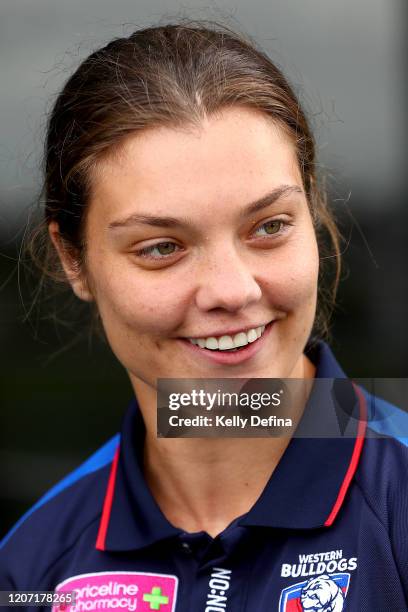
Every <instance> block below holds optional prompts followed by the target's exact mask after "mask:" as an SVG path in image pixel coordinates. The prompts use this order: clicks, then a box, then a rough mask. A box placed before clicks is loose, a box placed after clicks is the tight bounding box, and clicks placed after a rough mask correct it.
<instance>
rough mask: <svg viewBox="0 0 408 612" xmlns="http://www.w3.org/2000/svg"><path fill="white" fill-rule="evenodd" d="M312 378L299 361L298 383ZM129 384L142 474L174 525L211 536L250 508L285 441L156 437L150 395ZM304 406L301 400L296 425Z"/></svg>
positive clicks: (310, 366) (153, 398)
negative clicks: (141, 438) (141, 431)
mask: <svg viewBox="0 0 408 612" xmlns="http://www.w3.org/2000/svg"><path fill="white" fill-rule="evenodd" d="M314 373H315V369H314V366H313V364H311V362H310V361H309V360H308V359H307V358H306V357H304V366H303V376H302V378H308V379H312V378H313V377H314ZM311 382H312V380H311ZM132 383H133V384H134V387H135V391H136V394H137V398H138V401H139V405H140V409H141V411H142V414H143V418H144V421H145V425H146V440H145V447H144V470H145V477H146V481H147V483H148V485H149V488H150V490H151V493H152V495H153V497H154V498H155V500H156V502H157V503H158V505H159V507H160V508H161V510H162V512H163V514H164V515H165V516H166V518H167V519H168V520H169V521H170V522H171V523H172V524H173V525H174V526H176V527H179V528H181V529H183V530H184V531H186V532H198V531H206V532H207V533H208V534H210V535H211V536H213V537H215V536H216V535H217V534H218V533H220V532H221V531H223V530H224V529H225V528H226V527H227V525H228V524H229V523H231V521H233V520H234V519H235V518H237V517H238V516H241V515H243V514H245V513H246V512H248V511H249V510H250V508H251V507H252V506H253V505H254V504H255V502H256V501H257V499H258V498H259V496H260V494H261V493H262V491H263V489H264V488H265V486H266V484H267V482H268V480H269V478H270V476H271V474H272V473H273V471H274V470H275V468H276V466H277V465H278V463H279V461H280V459H281V457H282V455H283V453H284V452H285V450H286V448H287V446H288V444H289V442H290V437H288V436H286V437H275V438H157V436H156V409H155V408H156V394H155V390H153V389H151V388H150V387H147V386H146V385H143V386H141V384H140V381H138V382H137V383H136V381H133V380H132ZM311 386H312V384H310V388H311ZM310 388H309V390H310ZM150 391H151V392H150ZM306 399H307V398H306ZM304 406H305V398H304V397H303V400H302V401H301V402H299V403H298V405H297V407H296V409H295V410H294V413H293V415H292V416H293V419H294V422H295V423H297V422H299V420H300V418H301V416H302V414H303V410H304Z"/></svg>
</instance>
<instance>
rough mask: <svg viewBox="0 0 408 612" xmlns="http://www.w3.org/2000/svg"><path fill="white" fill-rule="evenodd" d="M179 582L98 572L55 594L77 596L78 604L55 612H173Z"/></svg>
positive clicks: (66, 584)
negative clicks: (73, 594) (112, 611)
mask: <svg viewBox="0 0 408 612" xmlns="http://www.w3.org/2000/svg"><path fill="white" fill-rule="evenodd" d="M177 586H178V578H177V577H176V576H170V575H167V574H149V573H146V572H95V573H92V574H80V575H78V576H72V577H71V578H67V580H64V581H63V582H61V583H60V584H59V585H58V586H57V587H56V588H55V592H56V593H63V592H74V593H75V603H74V604H67V603H65V604H64V603H62V604H60V605H58V606H53V608H52V610H53V612H83V611H87V610H90V611H93V610H98V611H99V610H129V611H130V612H133V611H134V610H137V612H148V611H149V612H150V611H151V610H159V611H160V612H174V610H175V607H176V597H177Z"/></svg>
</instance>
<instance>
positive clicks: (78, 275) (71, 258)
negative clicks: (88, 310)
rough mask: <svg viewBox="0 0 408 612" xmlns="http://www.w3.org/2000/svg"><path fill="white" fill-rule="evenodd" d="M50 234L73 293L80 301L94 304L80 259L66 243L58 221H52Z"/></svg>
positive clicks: (49, 226) (49, 228)
mask: <svg viewBox="0 0 408 612" xmlns="http://www.w3.org/2000/svg"><path fill="white" fill-rule="evenodd" d="M48 232H49V235H50V238H51V241H52V243H53V245H54V247H55V250H56V251H57V253H58V256H59V258H60V261H61V264H62V267H63V268H64V272H65V274H66V277H67V279H68V281H69V283H70V285H71V287H72V290H73V292H74V293H75V295H76V296H77V297H79V299H81V300H84V301H85V302H92V301H93V300H94V297H93V295H92V293H91V291H90V288H89V284H88V282H87V280H86V278H85V274H84V272H83V271H82V270H81V269H80V266H79V261H78V258H77V257H76V256H75V253H74V251H73V249H72V247H71V248H69V247H68V245H67V243H66V241H64V239H63V238H62V236H61V234H60V231H59V226H58V223H57V222H56V221H51V223H50V224H49V225H48Z"/></svg>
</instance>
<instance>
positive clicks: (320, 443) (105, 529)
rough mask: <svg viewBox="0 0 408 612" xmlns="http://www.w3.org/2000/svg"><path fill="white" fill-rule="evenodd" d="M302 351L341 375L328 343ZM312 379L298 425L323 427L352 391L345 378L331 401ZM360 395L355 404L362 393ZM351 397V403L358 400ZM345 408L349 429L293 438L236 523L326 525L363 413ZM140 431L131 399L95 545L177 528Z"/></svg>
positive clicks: (351, 460) (320, 371)
mask: <svg viewBox="0 0 408 612" xmlns="http://www.w3.org/2000/svg"><path fill="white" fill-rule="evenodd" d="M307 354H308V356H309V357H310V359H311V360H312V361H313V362H314V364H315V365H316V378H318V379H322V378H323V379H325V378H327V379H333V378H336V379H345V381H346V375H345V374H344V372H343V370H342V369H341V368H340V366H339V364H338V363H337V361H336V359H335V357H334V355H333V353H332V352H331V350H330V348H329V347H328V346H327V344H325V343H324V342H318V343H317V344H316V345H315V346H314V348H310V349H309V350H308V351H307ZM316 387H317V385H314V386H313V389H312V392H311V396H310V399H309V402H308V405H307V407H306V409H305V411H304V415H303V417H302V420H301V422H300V424H299V427H300V428H302V427H304V426H307V424H308V422H309V419H312V421H313V423H315V422H319V423H320V424H322V427H326V426H331V425H333V423H334V421H335V422H336V424H338V412H336V406H335V403H336V401H337V400H338V401H340V404H343V406H340V408H342V407H343V408H344V403H345V402H346V403H350V400H351V399H352V400H355V399H356V396H355V395H354V393H355V392H356V391H354V388H352V387H351V383H350V384H349V385H348V386H347V387H346V388H345V389H346V393H344V392H342V393H340V394H338V395H339V398H340V399H339V398H337V400H335V401H333V397H332V395H331V394H330V393H329V392H327V393H326V392H325V391H324V385H323V391H322V387H321V385H319V389H320V391H318V390H317V389H316ZM350 389H352V390H351V393H350ZM343 391H344V389H343ZM317 392H319V393H322V392H323V393H326V394H325V396H324V399H325V401H324V402H323V404H322V402H321V401H315V400H316V393H317ZM357 392H358V390H357ZM358 396H359V397H358V399H359V400H360V404H361V403H362V402H363V398H362V396H361V394H359V393H358ZM352 403H353V405H356V406H357V405H358V403H359V402H355V401H352ZM322 406H324V410H322ZM316 410H320V412H319V414H316ZM347 413H349V417H348V422H347V423H345V426H347V437H342V438H339V437H337V438H299V437H294V438H292V440H291V442H290V443H289V445H288V447H287V449H286V451H285V453H284V454H283V456H282V458H281V460H280V462H279V464H278V466H277V467H276V469H275V471H274V472H273V474H272V476H271V478H270V479H269V481H268V483H267V485H266V487H265V489H264V491H263V493H262V494H261V496H260V497H259V499H258V500H257V502H256V503H255V504H254V506H253V507H252V508H251V510H250V511H249V512H248V513H247V514H245V515H243V516H242V517H241V518H240V519H238V520H237V521H234V523H238V524H239V525H242V526H263V527H275V528H288V529H311V528H316V527H323V526H326V527H327V526H330V525H331V524H332V523H333V521H334V519H335V518H336V516H337V513H338V512H339V510H340V508H341V505H342V503H343V500H344V497H345V495H346V493H347V489H348V486H349V484H350V482H351V479H352V476H353V474H354V472H355V469H356V468H357V464H358V459H359V455H360V452H361V447H362V441H363V437H364V434H363V428H362V426H361V421H360V420H359V418H355V414H354V413H350V410H349V406H346V410H345V411H343V412H342V414H343V415H344V414H347ZM144 437H145V427H144V423H143V419H142V417H141V413H140V411H139V408H138V406H137V401H136V400H134V401H133V402H132V403H131V405H130V406H129V409H128V411H127V412H126V414H125V417H124V420H123V426H122V434H121V443H120V448H119V449H118V452H117V455H116V457H115V459H114V461H113V463H112V469H111V474H110V478H109V483H108V487H107V493H106V497H105V502H104V507H103V512H102V517H101V522H100V528H99V535H98V541H97V548H98V549H100V550H111V551H119V550H122V551H126V550H135V549H139V548H143V547H145V546H149V545H151V544H153V543H155V542H158V541H160V540H164V539H167V538H172V537H176V536H179V535H181V534H182V533H183V531H182V530H181V529H179V528H176V527H174V526H173V525H172V524H171V523H170V522H169V521H168V520H167V519H166V517H165V516H164V514H163V513H162V511H161V510H160V508H159V506H158V505H157V503H156V502H155V500H154V498H153V496H152V494H151V492H150V490H149V488H148V486H147V483H146V481H145V478H144V475H143V444H144Z"/></svg>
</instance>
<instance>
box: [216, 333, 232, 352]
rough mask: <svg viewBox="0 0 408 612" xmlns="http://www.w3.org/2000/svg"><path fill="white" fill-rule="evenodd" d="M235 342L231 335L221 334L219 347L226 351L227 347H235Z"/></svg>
mask: <svg viewBox="0 0 408 612" xmlns="http://www.w3.org/2000/svg"><path fill="white" fill-rule="evenodd" d="M234 346H235V344H234V341H233V339H232V338H231V336H221V338H220V339H219V340H218V348H219V350H220V351H225V349H232V348H234Z"/></svg>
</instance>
